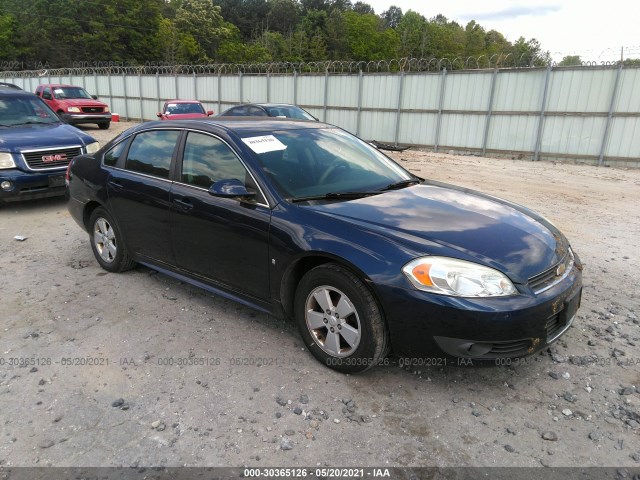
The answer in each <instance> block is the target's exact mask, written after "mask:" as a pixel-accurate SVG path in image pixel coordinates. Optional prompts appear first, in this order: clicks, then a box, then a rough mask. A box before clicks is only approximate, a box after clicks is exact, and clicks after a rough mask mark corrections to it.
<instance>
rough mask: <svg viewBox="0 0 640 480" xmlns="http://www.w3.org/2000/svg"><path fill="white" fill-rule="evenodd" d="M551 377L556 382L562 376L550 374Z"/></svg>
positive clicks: (555, 373) (554, 373) (556, 373)
mask: <svg viewBox="0 0 640 480" xmlns="http://www.w3.org/2000/svg"><path fill="white" fill-rule="evenodd" d="M548 373H549V376H550V377H551V378H553V379H554V380H558V379H559V378H560V374H559V373H558V372H548Z"/></svg>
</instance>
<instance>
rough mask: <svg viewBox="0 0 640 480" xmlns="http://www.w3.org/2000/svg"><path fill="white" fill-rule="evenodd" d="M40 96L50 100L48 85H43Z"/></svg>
mask: <svg viewBox="0 0 640 480" xmlns="http://www.w3.org/2000/svg"><path fill="white" fill-rule="evenodd" d="M42 98H46V99H47V100H51V89H50V88H49V87H45V89H44V90H43V91H42Z"/></svg>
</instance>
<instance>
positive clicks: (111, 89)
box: [107, 69, 113, 111]
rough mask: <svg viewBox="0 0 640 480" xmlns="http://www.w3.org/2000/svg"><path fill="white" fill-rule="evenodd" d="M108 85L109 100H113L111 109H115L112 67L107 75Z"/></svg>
mask: <svg viewBox="0 0 640 480" xmlns="http://www.w3.org/2000/svg"><path fill="white" fill-rule="evenodd" d="M107 86H108V87H109V101H110V102H111V111H113V88H112V86H111V69H109V73H108V75H107Z"/></svg>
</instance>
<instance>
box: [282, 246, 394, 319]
mask: <svg viewBox="0 0 640 480" xmlns="http://www.w3.org/2000/svg"><path fill="white" fill-rule="evenodd" d="M327 263H334V264H337V265H340V266H341V267H343V268H346V269H347V270H349V271H350V272H351V273H352V274H354V275H355V276H356V277H357V278H358V279H359V280H360V281H361V282H362V283H363V284H364V285H365V287H366V288H367V289H368V290H369V291H370V293H371V295H372V296H373V298H374V299H375V301H376V303H377V304H378V308H379V309H380V312H381V313H382V318H383V320H384V322H385V325H386V316H385V314H384V308H383V307H382V305H381V304H380V300H379V299H378V295H377V292H376V291H375V289H374V288H373V282H372V280H371V279H370V278H369V276H368V275H366V274H365V273H364V272H363V271H362V270H361V269H360V268H358V267H357V266H355V265H354V264H353V263H352V262H349V261H348V260H346V259H345V258H342V257H338V256H335V255H331V254H327V253H325V252H309V253H307V254H306V255H304V256H301V257H299V258H297V259H296V260H295V261H293V262H291V264H290V265H289V266H288V267H287V269H286V270H285V272H284V275H283V276H282V279H281V281H280V285H279V287H280V291H279V300H280V303H281V305H282V308H283V310H284V314H285V315H286V317H287V318H289V319H291V318H293V305H294V301H295V296H296V289H297V286H298V284H299V283H300V280H301V279H302V277H303V276H304V275H305V274H306V273H307V272H309V271H310V270H312V269H314V268H316V267H318V266H320V265H324V264H327ZM387 328H388V326H387Z"/></svg>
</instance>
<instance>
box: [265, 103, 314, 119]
mask: <svg viewBox="0 0 640 480" xmlns="http://www.w3.org/2000/svg"><path fill="white" fill-rule="evenodd" d="M264 108H265V110H266V111H267V113H268V114H269V116H270V117H287V118H295V119H296V120H315V118H314V117H312V116H311V115H310V114H309V113H307V112H305V111H304V110H303V109H301V108H300V107H288V106H286V105H278V106H277V107H264Z"/></svg>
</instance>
